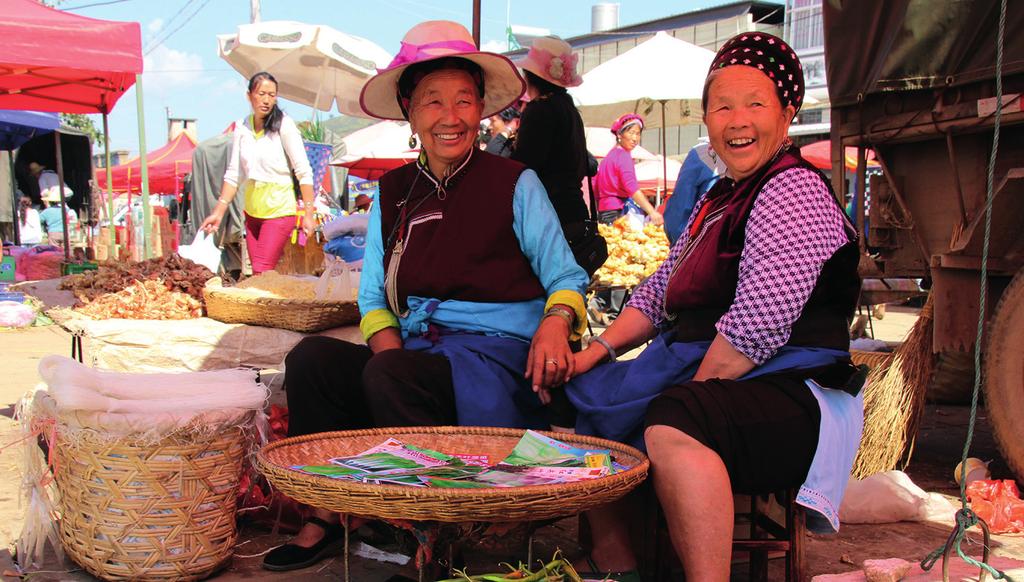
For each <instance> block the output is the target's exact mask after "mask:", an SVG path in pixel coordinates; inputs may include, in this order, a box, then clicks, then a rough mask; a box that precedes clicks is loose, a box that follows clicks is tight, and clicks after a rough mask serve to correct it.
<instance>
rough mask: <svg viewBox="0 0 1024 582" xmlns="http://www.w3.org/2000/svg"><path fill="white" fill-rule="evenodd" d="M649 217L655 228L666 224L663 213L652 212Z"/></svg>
mask: <svg viewBox="0 0 1024 582" xmlns="http://www.w3.org/2000/svg"><path fill="white" fill-rule="evenodd" d="M647 217H648V218H650V219H651V224H653V225H655V226H661V225H663V224H665V217H664V216H662V215H661V213H660V212H658V211H657V210H654V211H651V213H650V214H648V215H647Z"/></svg>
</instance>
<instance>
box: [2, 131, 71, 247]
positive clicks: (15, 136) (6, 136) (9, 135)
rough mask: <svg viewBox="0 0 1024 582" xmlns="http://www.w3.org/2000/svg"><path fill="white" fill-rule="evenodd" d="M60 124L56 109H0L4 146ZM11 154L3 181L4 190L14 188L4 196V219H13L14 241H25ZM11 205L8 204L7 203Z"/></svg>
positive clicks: (6, 148)
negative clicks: (20, 228) (20, 226)
mask: <svg viewBox="0 0 1024 582" xmlns="http://www.w3.org/2000/svg"><path fill="white" fill-rule="evenodd" d="M59 126H60V119H59V118H58V117H57V115H56V114H53V113H40V112H38V111H0V150H4V151H6V152H11V151H12V150H15V149H17V148H19V147H21V145H22V144H24V143H25V142H27V141H28V140H30V139H32V138H34V137H36V136H37V135H45V134H47V133H50V132H52V131H53V130H55V129H57V128H58V127H59ZM11 156H12V154H7V158H8V162H7V164H6V167H5V168H3V172H5V173H7V175H8V178H9V179H8V180H4V183H2V184H0V192H3V191H4V190H5V189H6V188H7V187H8V186H9V187H10V192H9V193H8V195H6V196H2V197H0V222H7V220H6V219H7V218H10V219H11V226H12V238H13V240H14V244H16V245H17V244H21V237H20V234H19V232H18V222H19V221H18V220H17V219H16V218H15V216H16V214H17V210H18V197H17V193H18V190H19V188H18V186H17V184H16V181H15V172H14V158H13V157H11ZM23 192H24V190H23ZM8 202H10V203H11V205H10V206H9V207H8V206H7V203H8Z"/></svg>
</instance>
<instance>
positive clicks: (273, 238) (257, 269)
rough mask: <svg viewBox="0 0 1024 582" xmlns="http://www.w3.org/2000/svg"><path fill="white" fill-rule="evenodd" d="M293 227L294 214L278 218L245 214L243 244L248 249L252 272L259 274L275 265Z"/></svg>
mask: <svg viewBox="0 0 1024 582" xmlns="http://www.w3.org/2000/svg"><path fill="white" fill-rule="evenodd" d="M294 229H295V215H291V216H280V217H278V218H254V217H252V216H249V215H248V214H246V215H245V246H246V247H247V248H248V250H249V261H250V262H251V263H252V274H253V275H259V274H260V273H262V272H264V271H270V270H272V269H274V268H275V267H277V262H278V261H280V260H281V254H282V253H284V245H285V244H287V243H288V238H289V237H290V236H291V235H292V230H294Z"/></svg>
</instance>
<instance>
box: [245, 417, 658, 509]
mask: <svg viewBox="0 0 1024 582" xmlns="http://www.w3.org/2000/svg"><path fill="white" fill-rule="evenodd" d="M523 433H524V431H523V430H522V429H511V428H484V427H451V426H444V427H407V428H386V429H370V430H353V431H345V432H329V433H320V434H313V435H306V436H301V437H292V438H288V439H284V440H281V441H277V442H275V443H271V444H269V445H267V446H265V447H263V450H261V451H260V452H259V453H258V454H257V455H256V463H255V464H256V467H257V469H259V470H260V472H262V473H263V474H264V475H266V477H267V479H269V480H270V482H271V483H272V484H273V485H274V486H275V487H277V488H278V489H279V490H281V491H282V492H283V493H285V494H286V495H288V496H290V497H292V498H294V499H296V500H298V501H301V502H303V503H306V504H309V505H312V506H314V507H320V508H323V509H328V510H331V511H337V512H340V513H346V514H352V515H359V516H364V517H374V518H384V519H412V520H432V521H443V522H472V521H505V522H509V521H532V520H540V519H550V518H556V517H564V516H568V515H574V514H576V513H579V512H581V511H585V510H587V509H590V508H593V507H596V506H598V505H602V504H604V503H607V502H609V501H614V500H615V499H618V498H620V497H622V496H623V495H625V494H626V493H628V492H629V491H630V490H632V489H633V488H634V487H636V486H637V485H639V484H640V483H642V482H643V480H644V479H645V478H646V477H647V469H648V466H649V462H648V460H647V457H645V456H644V455H643V453H641V452H640V451H638V450H636V449H634V448H632V447H629V446H626V445H623V444H620V443H616V442H613V441H608V440H604V439H599V438H594V437H587V436H581V435H571V434H564V433H542V434H546V435H548V436H550V437H552V438H555V439H558V440H561V441H563V442H566V443H569V444H571V445H574V446H577V447H582V448H589V449H609V450H611V453H612V457H613V458H614V460H615V461H617V462H618V463H620V464H622V465H624V466H626V467H627V470H625V471H621V472H619V473H616V474H614V475H609V476H607V477H601V478H599V479H592V480H588V481H579V482H576V483H560V484H557V485H534V486H529V487H493V488H486V489H483V488H482V489H449V488H440V487H405V486H401V485H372V484H367V483H356V482H353V481H344V480H339V479H331V478H329V477H323V476H319V475H308V474H306V473H302V472H299V471H296V470H292V469H291V468H290V467H292V466H294V465H322V464H325V463H327V460H328V459H330V458H331V457H337V456H345V455H354V454H358V453H360V452H362V451H364V450H366V449H368V448H370V447H373V446H375V445H378V444H380V443H381V442H383V441H384V440H385V439H386V438H388V437H394V438H396V439H398V440H401V441H403V442H405V443H407V444H412V445H416V446H419V447H425V448H429V449H433V450H436V451H442V452H444V453H448V454H473V455H487V456H488V457H489V458H490V459H491V462H492V463H496V462H497V461H500V460H501V459H503V458H505V456H506V455H508V453H510V452H511V451H512V447H514V446H515V444H516V443H517V442H519V439H520V438H522V436H523Z"/></svg>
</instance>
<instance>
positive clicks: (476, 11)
mask: <svg viewBox="0 0 1024 582" xmlns="http://www.w3.org/2000/svg"><path fill="white" fill-rule="evenodd" d="M473 43H474V44H476V48H480V0H473Z"/></svg>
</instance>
